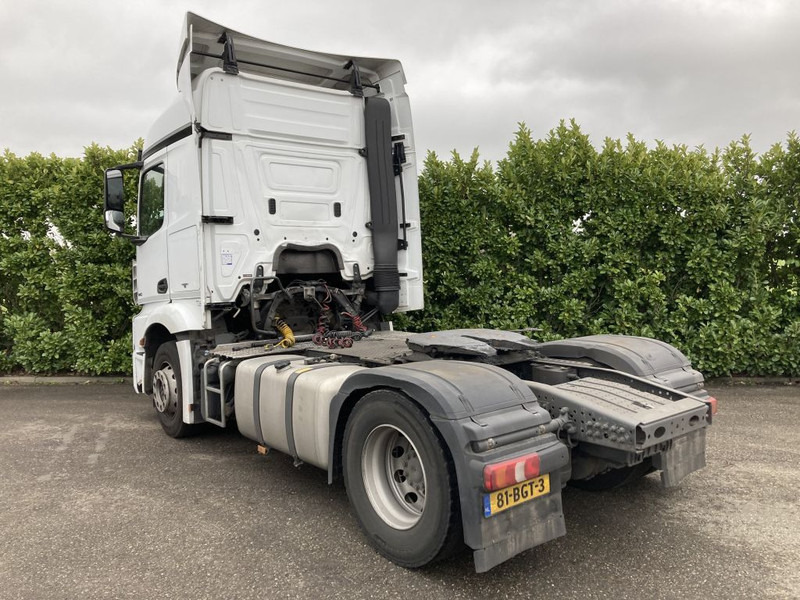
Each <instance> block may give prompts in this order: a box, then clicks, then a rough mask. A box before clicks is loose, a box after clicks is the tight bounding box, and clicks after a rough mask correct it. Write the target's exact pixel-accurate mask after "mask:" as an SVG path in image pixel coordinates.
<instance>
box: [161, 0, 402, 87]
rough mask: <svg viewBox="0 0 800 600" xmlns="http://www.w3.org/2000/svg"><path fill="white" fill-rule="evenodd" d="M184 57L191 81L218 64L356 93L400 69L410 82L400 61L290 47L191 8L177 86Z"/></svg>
mask: <svg viewBox="0 0 800 600" xmlns="http://www.w3.org/2000/svg"><path fill="white" fill-rule="evenodd" d="M186 60H189V65H190V69H189V73H190V78H191V79H192V80H193V79H194V78H195V77H197V75H199V74H200V73H201V72H203V71H205V70H206V69H209V68H213V67H220V68H223V69H224V70H225V71H226V72H228V73H238V72H248V73H254V74H259V75H266V76H268V77H273V78H277V79H284V80H287V81H294V82H297V83H304V84H307V85H314V86H319V87H327V88H334V89H349V90H350V91H353V92H354V93H357V91H358V90H364V89H365V88H366V89H367V90H369V89H379V86H380V84H379V82H380V80H382V79H385V78H387V77H390V76H392V75H395V74H397V73H400V74H401V77H402V82H403V83H405V82H406V80H405V77H404V76H403V75H402V73H403V67H402V66H401V64H400V62H399V61H397V60H392V59H382V58H368V57H354V56H343V55H340V54H328V53H326V52H315V51H312V50H303V49H301V48H292V47H290V46H284V45H281V44H275V43H272V42H268V41H266V40H261V39H258V38H255V37H252V36H249V35H245V34H243V33H239V32H238V31H234V30H232V29H229V28H227V27H224V26H222V25H219V24H218V23H213V22H212V21H209V20H208V19H204V18H203V17H200V16H198V15H196V14H194V13H191V12H187V13H186V19H185V20H184V26H183V38H182V41H181V47H180V52H179V55H178V66H177V74H178V79H179V87H180V72H181V68H182V67H183V66H184V62H185V61H186ZM368 94H369V92H368ZM359 95H363V94H359Z"/></svg>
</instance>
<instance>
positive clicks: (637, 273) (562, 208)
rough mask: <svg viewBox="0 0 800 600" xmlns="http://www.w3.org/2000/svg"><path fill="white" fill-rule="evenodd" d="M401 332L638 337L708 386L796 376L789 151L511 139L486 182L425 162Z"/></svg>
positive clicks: (566, 129)
mask: <svg viewBox="0 0 800 600" xmlns="http://www.w3.org/2000/svg"><path fill="white" fill-rule="evenodd" d="M419 185H420V196H421V209H422V227H423V255H424V266H425V286H426V296H425V302H426V309H425V311H423V312H421V313H419V314H417V315H412V316H410V318H407V319H403V320H401V325H406V326H409V327H411V328H414V329H416V330H424V329H428V330H430V329H446V328H457V327H473V326H480V327H492V328H501V329H517V328H525V327H534V328H541V330H542V331H541V332H539V333H538V334H536V337H538V338H541V339H554V338H559V337H571V336H577V335H589V334H596V333H624V334H631V335H644V336H649V337H654V338H659V339H662V340H665V341H667V342H669V343H672V344H674V345H675V346H677V347H678V348H680V349H681V350H683V351H684V352H685V353H687V355H688V356H689V357H690V358H691V359H692V360H693V363H694V364H695V366H696V367H697V368H699V369H700V370H702V371H704V372H705V373H706V374H707V375H725V374H750V375H778V374H785V375H792V376H797V375H800V303H799V302H798V287H799V285H800V260H798V241H799V240H798V236H799V235H800V222H798V211H799V210H800V141H799V140H798V137H797V136H796V135H795V134H794V133H792V134H790V135H789V137H788V140H787V142H786V144H785V145H781V144H776V145H775V146H774V147H773V148H771V149H770V150H769V151H768V152H766V153H764V154H763V155H761V156H760V157H759V156H757V155H756V154H755V153H754V152H753V151H752V150H751V149H750V147H749V144H748V139H747V138H746V137H745V138H743V139H742V140H741V141H738V142H735V143H732V144H731V145H729V146H728V147H727V148H725V149H724V150H722V151H715V152H713V153H709V152H707V151H706V150H704V149H702V148H698V149H693V150H690V149H688V148H686V147H685V146H675V147H668V146H666V145H664V144H662V143H658V144H656V146H655V147H654V148H652V149H648V148H647V147H646V145H645V144H644V143H642V142H640V141H637V140H635V139H634V138H633V137H631V136H629V137H628V138H627V140H626V142H625V143H624V144H623V143H622V142H620V141H619V140H606V141H605V144H604V146H603V147H602V149H600V150H597V149H595V148H594V147H593V146H592V145H591V144H590V142H589V139H588V137H587V136H586V135H584V134H583V133H582V132H581V131H580V129H579V127H578V126H577V125H576V124H575V123H574V122H571V123H563V122H562V123H561V124H560V126H559V127H557V128H556V129H554V130H553V131H551V132H550V134H549V135H548V136H547V138H546V139H542V140H534V139H533V138H532V136H531V132H530V131H529V130H528V129H527V128H525V127H524V126H522V127H521V128H520V130H519V131H518V133H517V135H516V138H515V139H514V141H513V142H512V143H511V144H510V147H509V151H508V154H507V157H506V158H505V159H504V160H502V161H500V162H499V163H498V165H497V168H496V169H493V168H492V167H491V165H489V164H488V163H480V162H479V159H478V154H477V151H476V152H475V153H473V155H472V156H471V157H470V158H469V159H468V160H465V159H463V158H462V157H460V156H458V155H457V154H454V155H453V157H452V160H450V161H442V160H440V159H439V158H437V156H436V155H434V154H429V155H428V157H427V160H426V162H425V169H424V171H423V173H422V175H421V177H420V180H419Z"/></svg>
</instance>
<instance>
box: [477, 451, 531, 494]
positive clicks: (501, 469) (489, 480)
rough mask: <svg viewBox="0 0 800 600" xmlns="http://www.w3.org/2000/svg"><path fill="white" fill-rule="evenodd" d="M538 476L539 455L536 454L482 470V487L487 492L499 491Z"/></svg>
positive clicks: (492, 465) (487, 466)
mask: <svg viewBox="0 0 800 600" xmlns="http://www.w3.org/2000/svg"><path fill="white" fill-rule="evenodd" d="M538 475H539V455H538V454H536V453H533V454H527V455H525V456H520V457H519V458H512V459H511V460H506V461H503V462H499V463H494V464H491V465H486V466H485V467H484V468H483V487H484V488H486V490H487V491H490V492H491V491H494V490H500V489H503V488H505V487H508V486H510V485H514V484H515V483H522V482H523V481H527V480H528V479H532V478H534V477H536V476H538Z"/></svg>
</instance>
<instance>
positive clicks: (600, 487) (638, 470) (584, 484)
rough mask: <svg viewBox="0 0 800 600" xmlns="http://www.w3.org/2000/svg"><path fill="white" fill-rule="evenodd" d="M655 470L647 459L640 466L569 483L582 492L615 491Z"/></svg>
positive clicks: (612, 470) (611, 471) (613, 470)
mask: <svg viewBox="0 0 800 600" xmlns="http://www.w3.org/2000/svg"><path fill="white" fill-rule="evenodd" d="M654 470H655V469H654V468H653V465H652V462H651V461H650V460H649V459H645V460H644V461H642V462H640V463H639V464H638V465H633V466H631V467H622V468H621V469H611V470H609V471H606V472H605V473H600V474H599V475H595V476H594V477H592V478H590V479H575V480H572V481H570V482H569V483H570V485H571V486H573V487H576V488H578V489H580V490H586V491H589V492H602V491H604V490H613V489H614V488H618V487H622V486H623V485H628V484H629V483H632V482H634V481H637V480H639V479H641V478H642V477H644V476H645V475H647V474H648V473H652V472H653V471H654Z"/></svg>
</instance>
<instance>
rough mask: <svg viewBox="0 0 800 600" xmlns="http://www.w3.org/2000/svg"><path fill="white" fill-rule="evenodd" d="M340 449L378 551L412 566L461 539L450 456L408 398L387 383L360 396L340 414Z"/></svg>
mask: <svg viewBox="0 0 800 600" xmlns="http://www.w3.org/2000/svg"><path fill="white" fill-rule="evenodd" d="M343 453H344V456H343V460H342V464H343V466H344V483H345V488H346V489H347V497H348V499H349V500H350V505H351V506H352V509H353V512H354V513H355V517H356V519H357V520H358V522H359V524H360V526H361V529H362V530H363V531H364V534H365V535H366V537H367V540H368V541H369V543H370V544H371V545H372V546H373V547H374V548H375V549H376V550H377V551H378V552H380V553H381V554H383V555H384V556H385V557H386V558H388V559H389V560H391V561H392V562H394V563H396V564H398V565H400V566H402V567H406V568H418V567H422V566H424V565H427V564H429V563H431V562H434V561H437V560H441V559H444V558H446V557H448V556H450V555H452V554H454V553H455V552H456V551H457V550H458V549H459V548H460V547H461V546H462V544H463V535H462V529H461V513H460V507H459V500H458V489H457V484H456V477H455V469H454V468H453V464H452V460H451V459H450V458H449V455H448V453H447V451H446V450H445V448H444V447H443V445H442V442H441V441H440V440H439V437H438V435H437V433H436V431H435V430H434V428H433V425H432V424H431V422H430V421H429V420H428V418H427V416H426V415H425V414H424V413H423V412H422V410H420V408H419V407H417V406H416V405H415V404H414V403H413V402H411V401H410V400H409V399H408V398H406V397H405V396H403V395H401V394H399V393H397V392H393V391H389V390H377V391H374V392H370V393H369V394H367V395H366V396H364V397H363V398H362V399H361V400H360V401H359V402H358V404H356V406H355V408H354V409H353V412H352V413H351V414H350V418H349V419H348V421H347V426H346V427H345V432H344V443H343Z"/></svg>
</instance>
